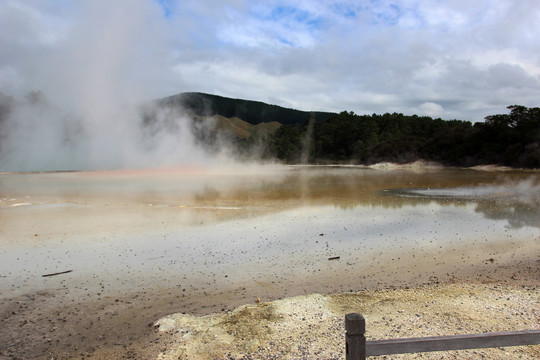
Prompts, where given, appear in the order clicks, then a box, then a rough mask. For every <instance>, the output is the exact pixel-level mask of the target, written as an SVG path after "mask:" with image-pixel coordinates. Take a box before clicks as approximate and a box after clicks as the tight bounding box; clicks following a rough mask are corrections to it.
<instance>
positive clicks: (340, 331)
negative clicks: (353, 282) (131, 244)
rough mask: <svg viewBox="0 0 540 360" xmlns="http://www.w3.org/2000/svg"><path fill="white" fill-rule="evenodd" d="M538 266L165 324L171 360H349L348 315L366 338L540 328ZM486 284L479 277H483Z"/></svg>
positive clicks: (538, 349) (176, 318)
mask: <svg viewBox="0 0 540 360" xmlns="http://www.w3.org/2000/svg"><path fill="white" fill-rule="evenodd" d="M539 270H540V266H539V263H538V261H537V262H536V263H535V264H532V266H529V267H526V268H524V269H520V270H517V271H516V274H514V275H512V276H511V277H509V278H508V279H503V280H501V281H488V280H485V279H483V280H480V281H475V280H474V279H470V280H469V281H457V282H450V283H444V284H441V283H432V284H429V285H424V286H420V287H416V288H404V289H383V290H376V291H367V290H366V291H361V292H351V293H342V294H333V295H320V294H312V295H305V296H297V297H292V298H286V299H282V300H276V301H271V302H264V301H261V302H258V303H255V304H251V305H244V306H241V307H239V308H237V309H235V310H233V311H230V312H227V313H222V314H216V315H207V316H200V317H197V316H191V315H183V314H174V315H170V316H167V317H164V318H162V319H160V320H159V321H158V322H157V323H156V324H155V326H156V328H157V329H158V331H159V332H161V333H165V334H169V335H170V336H171V338H170V340H169V341H171V342H170V343H169V344H168V345H167V350H166V351H163V352H161V353H160V354H159V356H158V357H157V358H158V359H160V360H168V359H201V360H202V359H344V358H345V355H344V350H345V342H344V336H345V329H344V315H345V314H347V313H350V312H360V313H362V314H363V315H364V317H365V318H366V338H367V340H378V339H387V338H388V339H389V338H400V337H422V336H438V335H453V334H468V333H483V332H498V331H516V330H527V329H539V328H540V289H539V287H538V280H537V279H539V275H540V271H539ZM480 278H481V276H480ZM380 358H382V359H501V360H502V359H531V360H532V359H538V358H540V346H539V345H536V346H521V347H507V348H492V349H477V350H460V351H448V352H434V353H423V354H404V355H393V356H382V357H380Z"/></svg>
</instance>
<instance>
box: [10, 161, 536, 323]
mask: <svg viewBox="0 0 540 360" xmlns="http://www.w3.org/2000/svg"><path fill="white" fill-rule="evenodd" d="M539 184H540V178H539V176H538V173H535V172H504V173H496V172H483V171H474V170H461V169H382V170H381V169H378V170H375V169H370V168H363V167H287V166H255V167H238V168H234V169H226V170H223V169H221V170H216V169H213V170H209V169H203V168H192V169H168V170H154V171H116V172H72V173H31V174H16V173H4V174H0V249H1V250H0V299H2V300H3V301H5V302H9V301H11V300H13V299H17V297H25V296H26V297H27V298H35V297H36V296H37V295H36V294H54V297H55V300H54V301H50V302H48V303H47V304H48V306H54V304H56V305H58V306H60V304H65V303H66V302H69V301H71V302H73V301H76V302H77V303H78V304H81V305H82V306H83V307H84V304H85V303H89V304H90V303H92V304H94V303H95V302H98V303H100V304H103V307H104V308H105V307H106V306H112V305H111V304H113V302H115V301H116V302H118V301H119V299H124V298H126V297H130V299H131V300H130V304H131V303H132V302H134V301H135V300H133V299H135V298H137V297H138V296H139V295H140V294H144V304H143V305H144V307H145V308H146V307H148V308H150V307H152V314H150V315H152V316H155V315H154V314H163V313H166V312H171V311H177V312H183V311H185V312H192V313H208V312H212V311H219V309H225V308H230V307H232V306H235V305H238V304H241V303H245V302H253V301H254V300H255V299H256V298H258V297H260V298H276V297H283V296H291V295H297V294H302V293H309V292H335V291H346V290H349V289H354V290H358V289H362V288H373V287H377V286H405V285H408V284H411V283H422V282H426V281H429V279H432V278H433V277H434V276H441V274H444V273H446V274H452V273H456V272H459V271H461V270H463V269H466V268H469V267H474V266H478V264H480V263H482V264H484V263H485V264H488V265H489V261H488V260H490V261H491V262H493V261H494V259H496V260H497V261H503V260H504V259H506V260H505V261H510V260H509V259H510V254H509V251H508V249H509V248H512V249H513V250H512V251H513V253H512V256H513V254H516V253H518V252H519V251H520V249H521V250H522V251H523V252H525V253H526V252H530V251H531V249H533V251H535V250H536V251H537V250H538V249H539V248H540V221H539V220H540V206H539V205H540V186H539ZM330 259H332V260H330ZM68 270H72V272H70V273H66V274H61V275H56V276H50V277H43V275H46V274H51V273H57V272H63V271H68ZM141 301H142V300H141ZM141 306H142V305H141ZM122 311H123V312H125V313H129V311H139V312H140V311H141V309H140V308H138V307H136V306H135V307H133V308H132V310H130V309H129V307H128V308H124V309H122ZM150 315H148V316H150ZM117 325H118V324H117ZM107 326H109V327H114V326H116V325H114V323H109V324H108V325H107ZM123 326H125V325H123Z"/></svg>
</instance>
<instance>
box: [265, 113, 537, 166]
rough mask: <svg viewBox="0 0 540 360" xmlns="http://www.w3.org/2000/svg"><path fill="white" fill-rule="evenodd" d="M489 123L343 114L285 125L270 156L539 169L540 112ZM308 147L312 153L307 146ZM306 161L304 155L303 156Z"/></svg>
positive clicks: (270, 145)
mask: <svg viewBox="0 0 540 360" xmlns="http://www.w3.org/2000/svg"><path fill="white" fill-rule="evenodd" d="M508 109H509V110H510V113H509V114H498V115H490V116H487V117H486V118H485V122H482V123H481V122H478V123H475V124H472V123H471V122H469V121H460V120H449V121H448V120H442V119H433V118H431V117H428V116H417V115H410V116H409V115H403V114H400V113H392V114H390V113H386V114H383V115H377V114H373V115H357V114H355V113H353V112H346V111H344V112H341V113H340V114H336V115H335V116H333V117H331V118H329V119H328V120H326V121H315V122H314V123H313V122H312V124H311V126H312V129H311V138H310V139H309V140H310V141H309V142H308V141H306V134H308V130H309V126H310V123H309V121H308V119H305V121H304V122H303V123H302V124H300V125H283V126H281V127H280V128H279V129H278V130H277V131H276V132H275V133H274V134H273V135H272V136H271V137H269V138H268V139H266V146H267V149H266V152H265V153H266V155H267V156H274V157H276V158H278V159H280V160H282V161H285V162H288V163H299V162H300V160H301V158H302V154H303V153H304V155H306V154H307V159H308V163H336V162H337V163H340V162H347V163H354V164H373V163H377V162H381V161H391V162H396V163H407V162H411V161H415V160H418V159H424V160H430V161H437V162H440V163H442V164H445V165H451V166H474V165H480V164H500V165H507V166H513V167H524V168H539V167H540V108H536V107H535V108H527V107H525V106H521V105H512V106H509V107H508ZM307 143H309V144H310V146H309V148H306V146H305V144H307ZM304 158H305V156H304Z"/></svg>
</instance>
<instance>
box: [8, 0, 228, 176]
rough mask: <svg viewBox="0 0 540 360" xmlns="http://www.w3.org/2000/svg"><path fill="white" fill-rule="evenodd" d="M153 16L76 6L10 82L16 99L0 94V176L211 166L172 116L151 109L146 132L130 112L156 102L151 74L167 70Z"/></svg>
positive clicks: (98, 4) (147, 5) (124, 3)
mask: <svg viewBox="0 0 540 360" xmlns="http://www.w3.org/2000/svg"><path fill="white" fill-rule="evenodd" d="M126 9H129V15H128V14H127V13H126ZM160 16H161V13H160V9H159V6H158V5H157V4H156V3H154V2H149V1H143V0H129V1H128V0H121V1H113V2H110V1H107V2H106V1H94V0H92V1H90V0H88V1H86V2H85V3H84V6H82V9H79V13H77V14H76V16H74V18H75V19H76V20H75V21H74V22H73V23H71V24H68V25H66V26H67V27H68V28H67V30H66V33H67V34H68V35H66V36H65V38H62V39H56V40H55V42H54V44H53V45H50V46H48V47H46V48H44V50H43V53H42V54H40V55H41V56H40V57H39V58H34V59H33V60H32V61H30V62H28V64H27V65H26V68H24V73H21V74H18V75H19V76H20V78H21V79H22V80H21V84H22V87H26V90H25V91H24V92H23V91H21V90H20V89H18V92H19V94H17V91H14V90H13V89H9V88H8V89H7V90H6V89H2V88H0V109H1V111H0V171H43V170H82V169H85V170H86V169H114V168H126V167H131V168H133V167H149V166H151V167H155V166H174V165H186V164H193V163H199V164H200V163H209V162H211V161H213V160H212V159H214V155H215V154H209V153H208V152H207V151H205V150H204V149H203V148H202V147H201V146H199V145H198V142H197V140H196V139H195V138H194V136H193V133H192V129H193V123H192V122H191V120H190V118H189V117H188V116H186V114H185V113H183V112H182V110H181V109H176V110H174V111H173V110H171V109H158V108H156V109H152V111H151V112H152V114H153V115H154V119H153V121H152V123H151V124H149V123H148V121H146V122H145V121H144V119H143V117H142V111H141V105H140V104H141V103H142V101H143V100H148V99H152V98H156V97H159V96H156V95H157V94H158V93H159V92H156V89H152V86H151V84H153V83H160V84H162V83H163V82H162V81H161V80H162V77H163V73H164V72H161V71H160V70H159V69H160V68H162V67H166V66H168V65H169V64H167V54H165V51H164V49H165V48H166V47H165V46H164V42H166V41H167V39H168V36H169V35H168V34H167V31H166V29H162V28H159V27H158V26H156V24H158V23H160V22H158V21H155V20H156V19H157V18H158V17H160ZM19 51H20V52H21V53H23V55H24V51H25V49H24V48H21V49H19ZM154 77H155V79H153V78H154ZM157 80H159V81H157ZM10 90H13V91H10ZM160 91H164V90H163V89H161V90H160ZM175 91H178V89H175ZM2 93H3V94H2ZM12 94H13V96H11V95H12ZM24 94H27V95H24ZM168 95H170V94H168ZM151 106H152V105H151V104H150V105H149V104H148V103H146V105H145V108H146V110H148V108H149V107H151ZM147 120H148V119H147ZM201 124H203V123H200V122H199V123H198V124H197V126H199V127H200V126H202V125H201ZM219 161H220V162H223V159H220V160H219Z"/></svg>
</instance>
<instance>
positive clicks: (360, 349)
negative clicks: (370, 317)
mask: <svg viewBox="0 0 540 360" xmlns="http://www.w3.org/2000/svg"><path fill="white" fill-rule="evenodd" d="M345 331H346V332H345V359H346V360H365V359H366V338H365V336H364V334H365V333H366V320H365V319H364V317H363V316H362V315H360V314H357V313H352V314H347V315H345Z"/></svg>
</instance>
